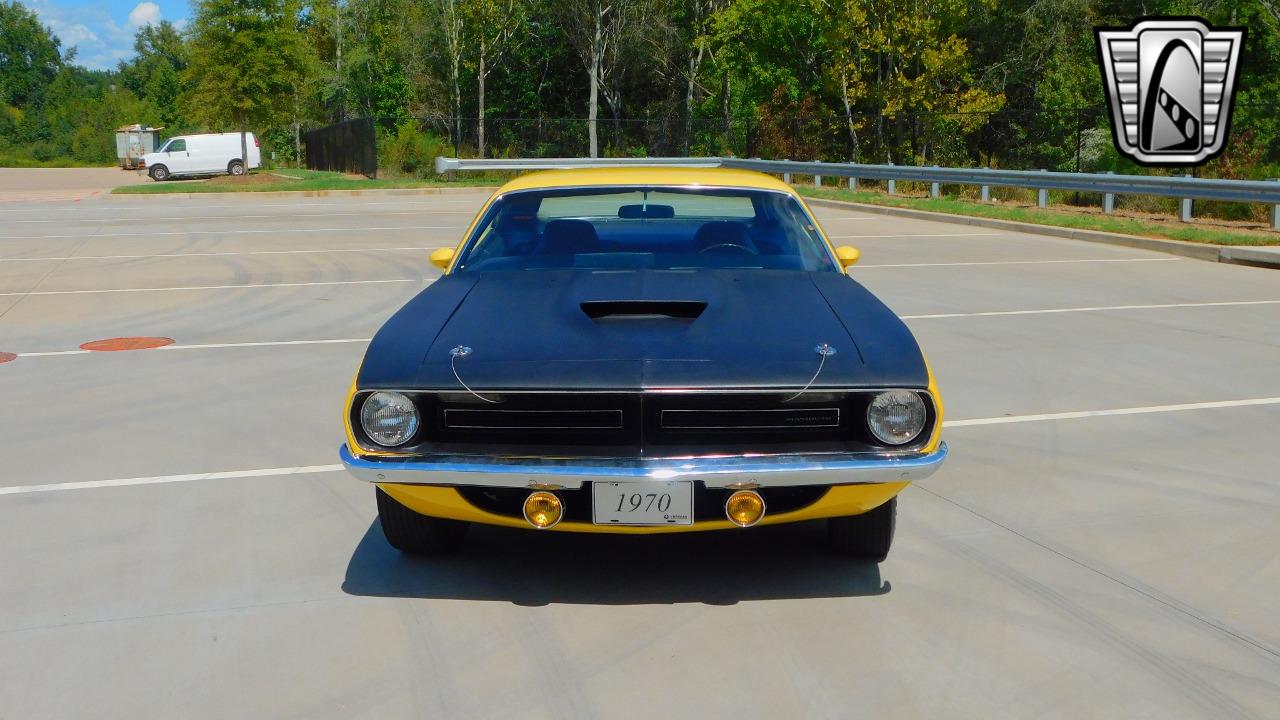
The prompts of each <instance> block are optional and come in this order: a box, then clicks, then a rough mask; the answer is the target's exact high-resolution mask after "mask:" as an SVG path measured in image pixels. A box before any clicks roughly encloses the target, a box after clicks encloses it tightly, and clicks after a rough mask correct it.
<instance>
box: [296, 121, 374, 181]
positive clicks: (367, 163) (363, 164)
mask: <svg viewBox="0 0 1280 720" xmlns="http://www.w3.org/2000/svg"><path fill="white" fill-rule="evenodd" d="M376 125H377V123H375V122H374V121H373V120H371V119H369V118H358V119H355V120H347V121H346V122H340V123H336V124H334V125H329V126H326V127H322V128H317V129H315V130H311V131H309V132H307V133H306V134H305V135H303V136H302V142H303V143H304V145H305V146H306V158H307V168H309V169H311V170H332V171H336V172H345V173H352V174H359V175H364V176H366V177H371V178H372V177H377V175H378V143H377V132H376V130H375V128H376Z"/></svg>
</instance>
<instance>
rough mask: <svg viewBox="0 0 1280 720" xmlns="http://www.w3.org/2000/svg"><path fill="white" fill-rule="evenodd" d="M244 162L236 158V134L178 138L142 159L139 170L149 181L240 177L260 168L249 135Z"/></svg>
mask: <svg viewBox="0 0 1280 720" xmlns="http://www.w3.org/2000/svg"><path fill="white" fill-rule="evenodd" d="M245 141H246V142H247V144H248V146H249V157H248V162H245V158H242V157H240V133H238V132H237V133H211V134H206V135H182V136H180V137H172V138H169V139H168V140H167V141H166V142H165V143H164V145H162V146H160V149H158V150H156V151H155V152H150V153H147V154H146V155H143V156H142V168H143V169H144V170H146V171H147V174H148V175H150V176H151V179H152V180H168V179H169V178H171V177H182V176H191V175H221V174H222V173H228V174H231V175H243V174H245V172H247V171H248V170H250V169H252V168H256V167H261V166H262V150H261V149H259V147H258V138H256V137H254V135H253V133H246V134H245Z"/></svg>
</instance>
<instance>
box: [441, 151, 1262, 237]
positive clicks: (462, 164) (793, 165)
mask: <svg viewBox="0 0 1280 720" xmlns="http://www.w3.org/2000/svg"><path fill="white" fill-rule="evenodd" d="M589 167H723V168H736V169H739V170H756V171H759V172H764V173H771V174H774V175H782V176H783V179H784V180H785V181H787V182H790V180H791V176H792V175H810V176H812V177H813V178H814V184H815V185H818V186H821V185H822V178H824V177H842V178H848V179H849V184H850V186H851V187H857V182H858V180H876V181H884V182H886V183H887V184H888V190H889V193H890V194H894V192H895V191H896V187H895V183H897V182H899V181H903V182H919V183H929V184H930V195H932V196H933V197H939V196H940V195H941V194H942V186H943V185H977V186H979V187H980V188H981V197H982V200H983V201H987V200H989V199H990V188H992V187H1017V188H1025V189H1030V190H1036V191H1037V205H1039V206H1040V207H1045V206H1047V205H1048V198H1049V192H1048V191H1049V190H1065V191H1069V192H1070V191H1074V192H1085V193H1100V194H1102V195H1103V210H1104V212H1107V213H1110V212H1112V211H1114V209H1115V196H1116V195H1156V196H1160V197H1172V198H1179V199H1180V200H1181V201H1182V202H1181V212H1180V213H1179V214H1180V217H1181V218H1182V220H1183V221H1187V222H1189V221H1190V220H1191V207H1192V202H1193V201H1194V200H1224V201H1230V202H1244V203H1263V204H1267V205H1271V206H1272V210H1271V223H1272V227H1273V228H1275V229H1277V230H1280V182H1276V181H1271V180H1266V181H1261V180H1221V179H1216V178H1196V177H1177V176H1158V175H1116V174H1113V173H1064V172H1049V171H1046V170H1039V171H1036V170H991V169H987V168H952V167H937V166H932V167H922V166H913V165H866V164H857V163H824V162H798V161H793V160H758V159H743V158H715V157H698V158H685V157H677V158H522V159H499V158H495V159H487V158H481V159H459V158H443V157H438V158H436V172H438V173H444V172H449V171H484V170H553V169H569V168H589Z"/></svg>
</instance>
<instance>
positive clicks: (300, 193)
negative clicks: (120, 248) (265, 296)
mask: <svg viewBox="0 0 1280 720" xmlns="http://www.w3.org/2000/svg"><path fill="white" fill-rule="evenodd" d="M497 189H498V186H497V185H493V186H485V185H467V186H459V187H421V188H375V189H369V190H267V191H262V192H255V191H253V190H228V191H226V192H194V193H180V192H172V193H107V194H105V195H103V196H102V197H103V199H106V200H112V201H117V200H134V199H137V198H170V199H174V200H192V199H195V198H206V197H208V198H218V197H221V198H226V197H227V196H228V195H232V196H236V197H245V196H248V197H263V198H289V197H292V198H297V197H362V196H368V197H379V196H387V195H454V194H462V193H474V192H479V191H481V190H486V191H488V192H490V193H492V192H494V191H495V190H497Z"/></svg>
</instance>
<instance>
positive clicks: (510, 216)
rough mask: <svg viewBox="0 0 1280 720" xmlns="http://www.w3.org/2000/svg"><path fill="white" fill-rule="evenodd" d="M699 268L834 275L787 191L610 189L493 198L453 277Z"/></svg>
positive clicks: (812, 229) (819, 239)
mask: <svg viewBox="0 0 1280 720" xmlns="http://www.w3.org/2000/svg"><path fill="white" fill-rule="evenodd" d="M707 267H720V268H725V267H731V268H769V269H782V270H833V271H834V270H836V266H835V263H834V261H833V260H832V257H831V254H830V252H829V251H828V250H827V247H826V244H825V242H824V241H823V240H822V237H821V236H820V235H819V234H818V230H817V227H815V225H814V223H813V220H812V219H811V218H810V217H809V216H808V214H807V213H806V212H805V211H804V208H803V207H801V206H800V204H799V203H798V202H796V200H795V198H793V197H791V196H790V195H787V194H786V193H781V192H773V191H767V190H744V189H713V188H684V187H679V188H677V187H638V188H631V187H628V188H617V187H612V188H572V189H556V190H527V191H522V192H514V193H508V194H506V195H504V196H502V197H500V198H498V199H497V200H495V201H494V202H493V204H492V205H491V206H490V207H489V209H488V211H487V212H486V213H485V215H484V217H483V218H482V219H481V220H480V222H479V223H478V224H477V226H476V229H475V231H474V232H473V233H472V235H471V238H470V239H469V241H468V242H467V244H466V246H465V247H464V249H463V251H462V257H461V258H460V259H459V261H458V264H457V266H456V271H457V272H481V271H491V270H535V269H544V268H624V269H642V268H661V269H684V268H707Z"/></svg>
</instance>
